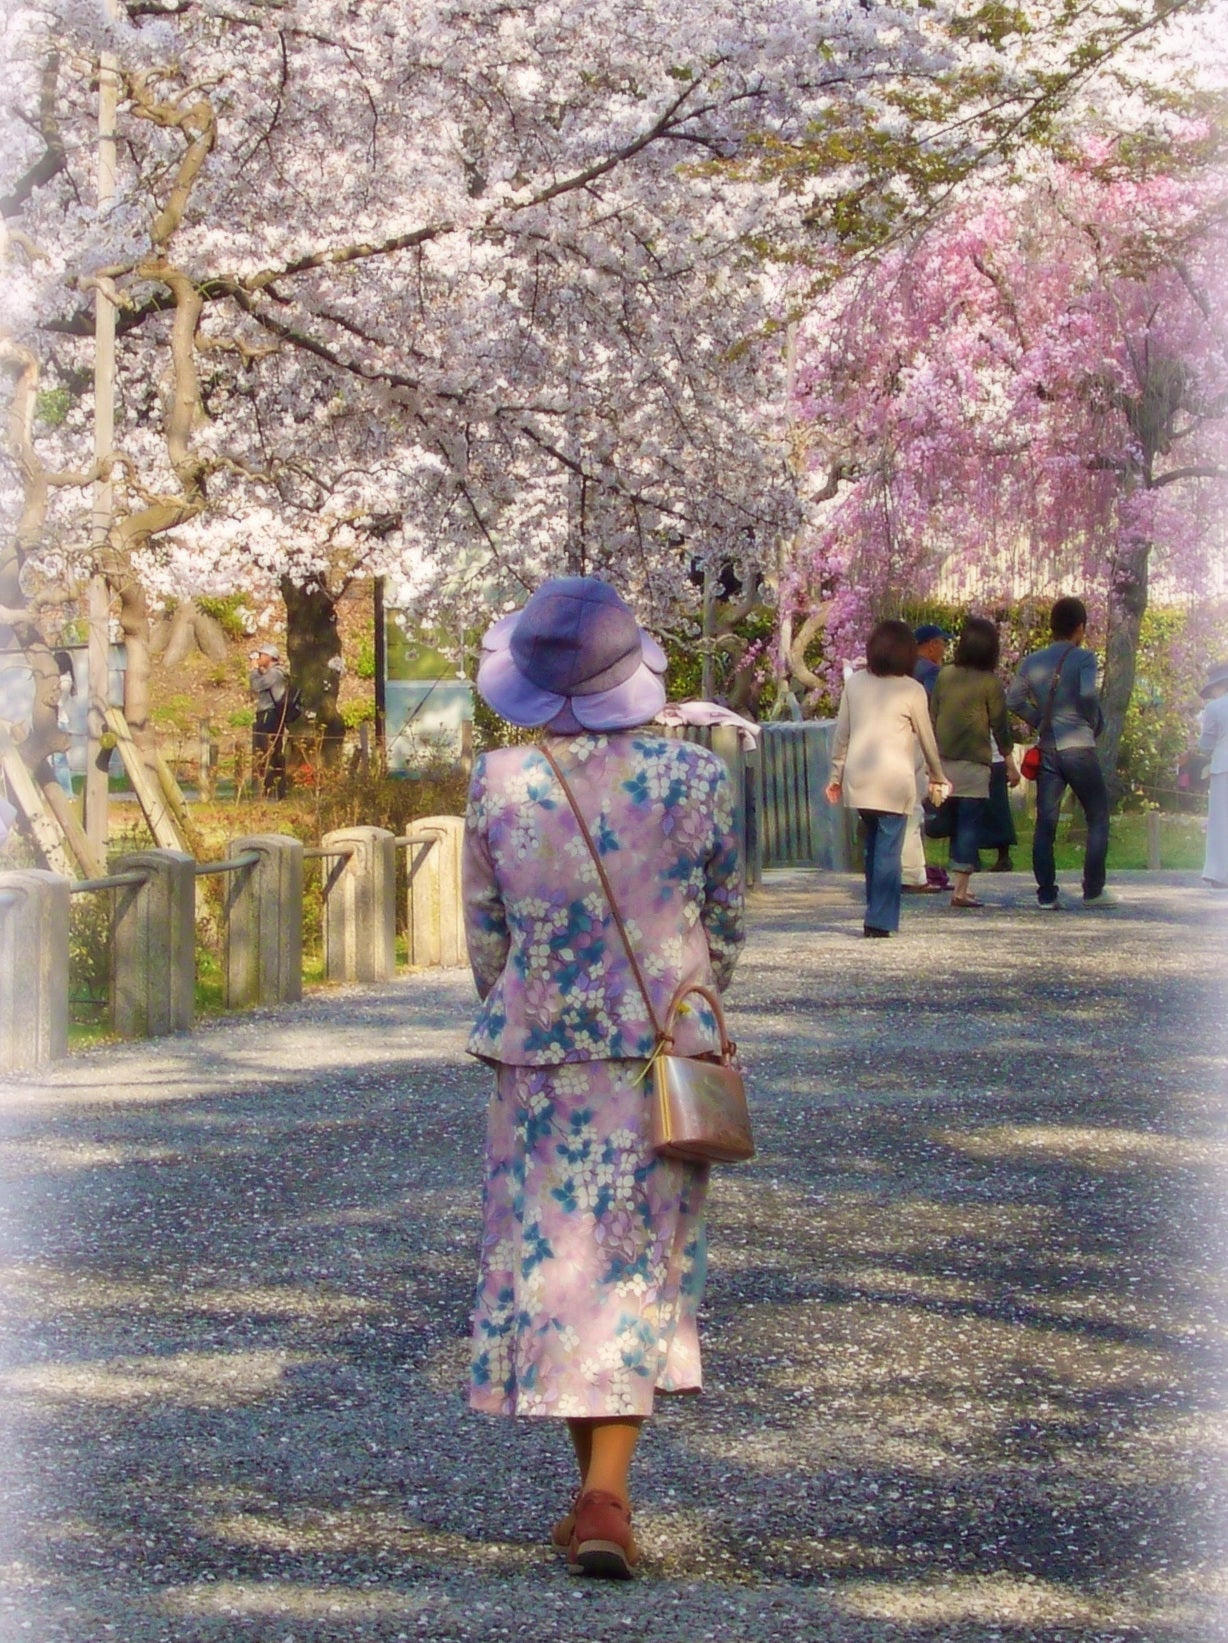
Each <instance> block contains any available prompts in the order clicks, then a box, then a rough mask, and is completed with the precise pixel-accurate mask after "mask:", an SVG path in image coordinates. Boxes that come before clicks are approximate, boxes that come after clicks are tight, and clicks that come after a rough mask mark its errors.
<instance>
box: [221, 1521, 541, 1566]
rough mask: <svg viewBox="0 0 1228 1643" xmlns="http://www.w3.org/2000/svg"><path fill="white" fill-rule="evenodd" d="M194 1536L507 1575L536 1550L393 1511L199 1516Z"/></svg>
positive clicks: (263, 1548) (249, 1546)
mask: <svg viewBox="0 0 1228 1643" xmlns="http://www.w3.org/2000/svg"><path fill="white" fill-rule="evenodd" d="M196 1526H197V1531H198V1533H200V1534H202V1535H208V1536H209V1537H210V1538H212V1539H213V1540H215V1541H217V1542H218V1543H219V1544H221V1545H224V1546H231V1547H242V1548H244V1549H246V1550H248V1551H255V1552H266V1553H267V1552H272V1553H289V1554H292V1555H295V1556H299V1555H313V1556H320V1555H325V1556H331V1557H354V1556H359V1555H361V1556H364V1557H379V1558H381V1559H384V1560H387V1561H389V1562H390V1563H393V1566H395V1559H397V1558H403V1559H405V1560H406V1561H415V1560H416V1561H419V1562H421V1561H430V1562H432V1563H435V1564H446V1565H448V1566H450V1567H453V1568H481V1569H485V1570H488V1569H490V1568H491V1567H492V1565H498V1566H503V1567H506V1568H507V1569H508V1570H509V1571H510V1570H511V1569H513V1568H516V1567H520V1566H522V1565H523V1564H524V1563H525V1562H526V1561H537V1559H538V1557H539V1555H540V1548H537V1547H530V1546H525V1545H512V1544H509V1543H508V1542H505V1541H499V1540H495V1539H482V1540H472V1539H469V1538H467V1537H466V1536H464V1535H460V1534H456V1533H453V1532H450V1531H449V1530H446V1529H432V1528H430V1527H429V1526H428V1525H426V1524H422V1523H417V1522H415V1521H414V1520H413V1519H412V1518H409V1517H406V1516H405V1515H404V1514H403V1513H401V1512H398V1511H395V1510H393V1509H392V1508H391V1507H377V1506H339V1507H335V1508H308V1507H285V1508H280V1509H272V1508H270V1509H269V1510H267V1511H261V1512H254V1511H240V1512H223V1513H220V1514H218V1515H216V1516H198V1517H197V1519H196Z"/></svg>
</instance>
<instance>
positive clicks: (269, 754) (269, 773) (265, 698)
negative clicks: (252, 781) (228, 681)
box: [247, 645, 289, 799]
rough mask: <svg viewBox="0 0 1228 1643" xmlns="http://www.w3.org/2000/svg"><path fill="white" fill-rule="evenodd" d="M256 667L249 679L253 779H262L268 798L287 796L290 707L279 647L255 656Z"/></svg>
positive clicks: (263, 649)
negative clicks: (252, 710)
mask: <svg viewBox="0 0 1228 1643" xmlns="http://www.w3.org/2000/svg"><path fill="white" fill-rule="evenodd" d="M251 660H252V661H253V662H255V664H256V665H255V667H254V668H253V669H252V671H251V672H250V673H249V674H248V676H247V682H248V685H249V686H250V688H251V692H252V695H253V696H254V697H255V698H256V723H255V725H254V726H253V728H252V775H253V776H254V777H256V778H257V779H259V781H260V783H261V786H262V787H263V789H264V792H265V794H266V795H268V796H271V797H275V798H278V799H284V798H285V796H286V713H287V709H288V707H289V698H288V691H289V680H288V679H287V678H286V674H285V671H284V669H283V668H282V665H281V655H280V653H279V651H278V650H277V647H276V645H261V646H260V649H259V650H255V651H253V652H252V656H251Z"/></svg>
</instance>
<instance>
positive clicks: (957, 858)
mask: <svg viewBox="0 0 1228 1643" xmlns="http://www.w3.org/2000/svg"><path fill="white" fill-rule="evenodd" d="M984 810H985V800H984V799H969V798H959V799H956V800H955V826H954V827H953V828H952V830H951V847H950V854H949V856H948V857H947V866H948V867H949V868H950V869H951V871H952V872H953V873H975V872H976V870H977V868H978V867H979V866H980V865H981V858H980V854H979V852H978V849H977V845H978V844H979V842H980V837H981V817H982V815H983V813H984Z"/></svg>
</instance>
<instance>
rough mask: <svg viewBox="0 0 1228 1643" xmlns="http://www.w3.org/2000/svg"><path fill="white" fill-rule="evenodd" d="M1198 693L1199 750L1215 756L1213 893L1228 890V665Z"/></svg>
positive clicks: (1209, 867)
mask: <svg viewBox="0 0 1228 1643" xmlns="http://www.w3.org/2000/svg"><path fill="white" fill-rule="evenodd" d="M1198 694H1199V695H1200V696H1201V697H1203V699H1204V700H1205V701H1206V704H1207V705H1206V707H1205V708H1204V709H1203V711H1202V723H1201V725H1200V726H1199V730H1198V751H1199V752H1200V753H1209V754H1210V755H1211V768H1210V777H1211V784H1210V787H1209V789H1208V792H1207V847H1206V853H1205V855H1204V856H1203V863H1202V881H1203V883H1204V884H1209V885H1210V886H1211V888H1212V889H1213V890H1228V662H1220V663H1218V664H1217V666H1215V667H1213V668H1212V669H1211V672H1210V675H1209V677H1208V679H1207V682H1206V684H1205V685H1203V687H1202V689H1201V690H1200V691H1199V693H1198Z"/></svg>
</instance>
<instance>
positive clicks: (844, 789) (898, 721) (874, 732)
mask: <svg viewBox="0 0 1228 1643" xmlns="http://www.w3.org/2000/svg"><path fill="white" fill-rule="evenodd" d="M916 661H917V641H916V638H915V637H914V635H913V631H912V629H911V628H910V627H909V626H908V624H907V623H906V622H898V621H886V622H880V623H879V624H878V626H877V627H876V628H875V629H874V631H873V632H872V633H871V635H870V637H869V639H868V640H867V642H866V665H865V668H864V670H862V671H859V672H857V673H854V674H852V675H851V676H850V677H849V679H848V680H847V681H846V682H845V686H844V694H843V695H842V696H841V698H840V708H839V711H838V713H837V715H836V733H835V739H834V742H833V745H832V763H831V771H832V774H831V780H830V781H829V782H828V784H827V787H826V790H825V791H826V795H827V802H828V803H829V804H839V803H840V802H841V801H842V800H843V802H844V803H845V804H847V805H850V806H851V807H853V808H854V809H856V811H857V813H858V815H859V816H860V817H861V820H862V823H863V824H864V826H865V832H866V861H865V876H866V915H865V924H864V926H863V932H864V934H865V935H867V936H889V935H892V934H893V933H894V932H895V931H896V930H898V929H899V927H900V892H901V878H900V855H901V851H902V849H903V844H904V828H905V826H906V824H907V821H908V816H909V812H910V811H911V810H912V809H913V807H914V805H915V804H916V801H917V777H916V749H917V748H918V746H919V747H920V750H921V755H922V758H923V760H924V762H925V768H926V771H927V773H928V775H929V782H930V788H929V792H930V797H931V799H933V801H934V802H935V803H936V804H937V803H941V801H942V798H943V797H944V795H945V793H946V784H945V782H944V780H943V775H942V761H941V760H940V759H939V757H938V747H937V744H936V743H935V741H934V732H933V730H932V728H931V726H930V716H929V702H928V700H927V698H926V694H925V688H924V686H923V685H920V684H918V682H917V680H916V679H914V678H913V676H912V670H913V668H914V667H915V666H916Z"/></svg>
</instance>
